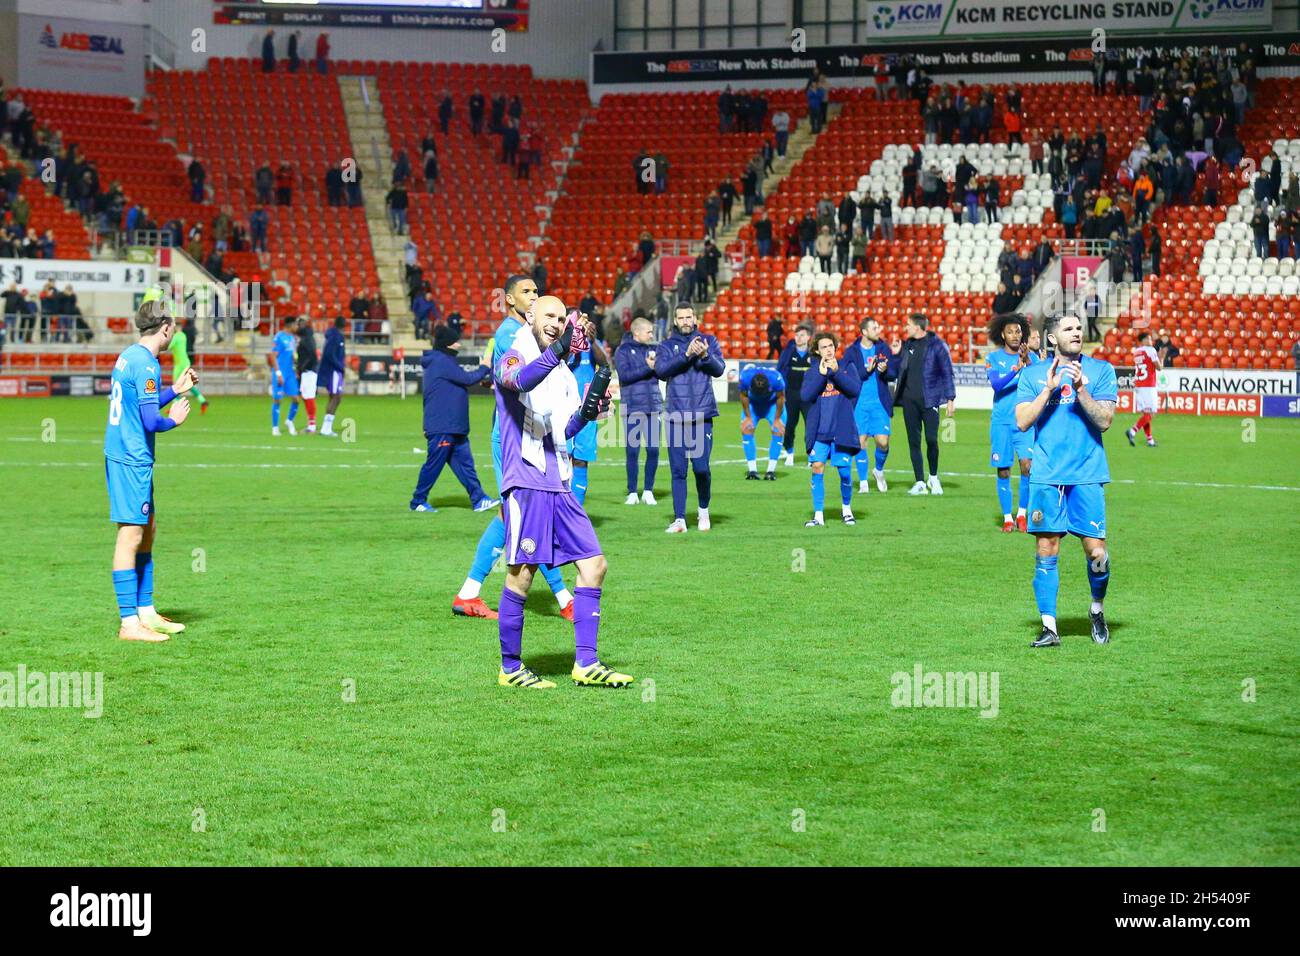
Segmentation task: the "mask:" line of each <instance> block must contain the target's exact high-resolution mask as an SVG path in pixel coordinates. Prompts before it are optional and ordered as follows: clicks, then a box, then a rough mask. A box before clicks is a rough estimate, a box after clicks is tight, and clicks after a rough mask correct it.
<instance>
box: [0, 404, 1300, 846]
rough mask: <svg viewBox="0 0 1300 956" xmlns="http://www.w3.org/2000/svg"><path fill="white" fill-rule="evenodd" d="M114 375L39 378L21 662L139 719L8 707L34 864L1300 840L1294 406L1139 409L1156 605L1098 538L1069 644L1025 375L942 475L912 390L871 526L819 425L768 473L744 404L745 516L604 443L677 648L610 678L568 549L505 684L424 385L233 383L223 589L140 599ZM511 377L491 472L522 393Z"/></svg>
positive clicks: (613, 510)
mask: <svg viewBox="0 0 1300 956" xmlns="http://www.w3.org/2000/svg"><path fill="white" fill-rule="evenodd" d="M105 414H106V413H105V405H104V402H103V401H102V400H91V399H85V400H81V399H53V400H23V401H6V402H0V462H2V463H3V467H2V468H0V474H3V488H4V493H5V503H4V511H5V514H6V521H5V528H6V535H5V537H6V542H5V560H4V562H3V564H4V573H3V574H2V575H0V598H2V600H0V607H3V610H4V613H3V616H2V619H0V672H11V673H12V672H16V670H17V668H18V667H19V666H20V665H22V666H25V667H26V668H27V669H28V670H29V671H42V672H52V671H71V670H80V671H92V672H94V671H99V672H102V673H103V674H104V682H105V683H104V704H103V715H102V716H101V717H100V718H99V719H87V718H86V717H85V716H83V714H82V713H81V712H80V711H78V710H75V709H35V708H11V709H0V755H3V756H2V758H0V759H2V761H3V767H4V773H2V774H0V863H5V864H27V865H53V864H78V865H81V864H173V865H185V864H886V865H888V864H903V865H910V864H927V865H934V864H1082V865H1094V864H1095V865H1182V864H1210V865H1219V864H1274V865H1280V864H1288V865H1295V864H1297V863H1300V804H1298V803H1297V801H1296V792H1297V789H1296V788H1297V783H1298V782H1300V747H1298V746H1297V736H1298V735H1297V699H1298V693H1300V681H1298V680H1297V652H1296V648H1297V636H1298V634H1297V631H1298V628H1297V622H1298V621H1300V599H1298V598H1297V589H1296V568H1297V560H1296V557H1295V555H1296V550H1295V549H1296V541H1297V532H1298V531H1300V520H1298V518H1297V515H1298V514H1300V470H1298V469H1297V465H1298V464H1300V426H1297V425H1296V423H1294V422H1287V421H1278V420H1259V421H1256V422H1254V423H1251V424H1249V425H1244V424H1243V423H1242V422H1240V421H1238V420H1236V419H1228V418H1203V419H1192V418H1175V417H1160V418H1158V419H1157V421H1156V429H1157V435H1158V437H1159V438H1160V440H1161V446H1160V447H1159V448H1158V449H1154V450H1151V449H1147V448H1144V447H1138V448H1136V449H1133V448H1129V447H1128V445H1127V443H1126V442H1125V441H1124V439H1123V435H1122V430H1123V428H1124V427H1125V426H1126V425H1127V424H1128V423H1129V422H1130V421H1131V418H1124V419H1121V420H1120V421H1119V422H1117V425H1116V427H1115V428H1113V429H1112V431H1111V434H1110V435H1109V436H1108V441H1107V446H1108V450H1109V454H1110V459H1111V466H1112V471H1113V475H1114V478H1115V483H1113V484H1112V485H1111V486H1110V488H1109V489H1108V510H1109V519H1108V524H1109V528H1110V533H1111V548H1112V555H1113V577H1112V583H1111V592H1110V597H1109V600H1108V602H1107V611H1108V616H1109V619H1110V621H1111V625H1112V629H1113V637H1114V641H1113V643H1112V644H1111V645H1110V646H1106V647H1098V646H1095V645H1093V644H1092V643H1091V641H1090V640H1089V639H1088V636H1087V618H1086V610H1087V599H1088V594H1087V581H1086V578H1085V568H1084V559H1083V557H1082V555H1081V551H1080V549H1079V547H1078V545H1077V543H1075V542H1073V541H1070V542H1067V546H1066V547H1065V548H1064V549H1063V557H1062V563H1061V578H1062V588H1061V630H1062V639H1063V646H1062V647H1061V648H1059V649H1056V650H1040V651H1034V650H1031V649H1030V648H1029V647H1028V644H1029V641H1030V640H1031V639H1032V638H1033V637H1035V636H1036V634H1037V615H1036V612H1035V609H1034V603H1033V597H1032V593H1031V590H1030V579H1031V576H1032V557H1031V554H1032V546H1031V541H1030V539H1029V538H1027V537H1026V536H1024V535H1004V534H1002V533H1001V531H1000V527H999V521H1000V519H999V516H998V514H997V511H998V508H997V504H996V498H995V495H994V485H993V481H992V477H991V471H990V470H989V469H988V468H987V467H986V465H987V461H988V458H987V456H988V449H987V413H986V412H975V411H969V412H959V413H958V416H957V419H956V422H957V425H956V431H955V435H953V436H951V437H954V438H955V441H953V442H951V443H948V444H945V445H944V446H943V462H942V464H943V468H944V470H945V472H949V473H951V475H950V476H945V478H944V483H945V488H946V490H947V494H946V495H945V496H944V497H943V498H941V499H934V498H927V499H911V498H908V497H906V496H905V494H904V492H905V491H906V488H907V485H908V484H909V483H910V476H909V474H908V472H909V470H910V469H909V467H908V464H907V450H906V439H905V436H904V435H902V434H901V424H900V426H898V429H899V434H897V435H896V436H895V447H894V450H893V453H892V455H891V457H890V460H889V465H888V468H889V479H890V481H891V483H892V487H891V488H890V491H889V493H888V494H887V495H880V494H878V493H876V492H875V491H873V492H872V493H871V494H869V495H867V496H865V497H864V496H858V497H857V498H856V508H857V516H858V525H857V527H856V528H846V527H844V526H842V525H840V524H839V523H838V522H834V523H832V524H831V525H830V526H828V527H826V528H824V529H805V528H804V527H803V522H804V520H805V519H806V518H807V517H808V512H809V508H810V505H809V495H808V472H807V470H806V468H805V467H804V465H803V460H802V456H801V457H800V461H799V464H798V465H797V466H796V467H795V468H793V469H786V468H784V467H782V469H781V472H780V480H779V481H778V482H776V483H773V484H769V483H746V482H745V481H743V465H741V464H740V463H739V461H738V460H739V459H740V458H741V454H740V448H739V445H740V438H739V432H738V428H737V427H736V421H737V417H738V409H737V406H735V405H731V406H728V407H726V408H725V409H724V414H723V416H722V418H721V419H719V427H718V432H717V447H716V449H715V453H714V459H715V470H714V501H713V507H712V512H713V531H712V532H711V533H709V534H707V535H706V534H700V533H697V532H696V531H695V530H694V521H693V518H694V507H693V504H692V509H691V519H692V520H691V528H692V530H691V532H690V533H688V534H687V535H684V536H671V537H670V536H667V535H665V534H664V533H663V529H664V527H665V526H666V525H667V523H668V520H669V518H670V516H671V505H670V503H669V502H670V500H671V499H670V493H669V492H670V488H669V476H668V470H667V456H666V455H665V456H664V458H663V462H662V465H661V469H660V472H659V480H658V482H657V487H658V495H659V499H660V505H659V507H658V508H653V509H652V508H648V507H645V506H642V505H638V506H636V507H628V506H625V505H624V504H623V503H622V500H623V497H624V494H625V490H624V473H623V464H622V451H621V449H607V450H602V455H603V458H604V460H603V461H601V462H600V463H599V465H598V467H596V468H595V469H594V470H593V477H592V481H591V494H590V497H589V499H588V507H589V509H590V510H591V513H592V516H593V520H594V522H595V524H596V528H597V532H598V533H599V535H600V538H601V541H602V543H603V545H604V547H605V550H606V554H607V555H608V557H609V562H610V573H609V577H608V578H607V580H606V584H605V592H604V603H603V605H602V609H603V616H602V627H601V635H600V637H601V648H602V657H604V658H605V659H606V660H607V662H608V663H610V664H611V665H615V666H617V667H619V668H622V669H626V670H628V671H630V672H631V673H633V674H634V675H636V676H637V678H638V683H637V684H636V685H634V686H633V687H632V688H630V689H627V690H622V691H609V690H605V691H601V690H591V689H579V688H576V687H574V686H573V685H572V684H571V683H569V682H568V679H567V674H568V669H569V666H570V663H571V655H572V650H573V632H572V627H571V626H568V625H566V624H565V622H564V621H563V620H562V619H561V618H560V617H559V616H558V613H557V609H556V607H555V602H554V600H553V599H552V598H551V596H550V594H549V592H548V591H547V590H546V588H545V586H544V585H543V584H542V583H541V582H540V579H539V582H538V587H537V588H535V589H534V590H535V593H534V595H533V597H532V598H531V600H530V601H529V605H528V609H529V614H528V618H527V624H526V629H525V634H524V655H525V659H526V660H527V661H528V662H529V663H530V664H531V665H532V666H533V667H534V668H535V669H536V670H538V671H539V672H540V673H542V674H543V675H546V676H550V677H553V678H555V679H556V680H558V681H559V682H560V686H559V687H558V688H556V689H555V690H553V691H549V692H545V693H541V692H522V691H513V690H507V689H504V688H499V687H498V686H497V685H496V681H495V676H496V669H497V666H498V657H497V640H496V627H495V624H494V623H491V622H485V621H479V620H465V619H460V618H453V617H452V615H451V613H450V601H451V598H452V596H453V594H454V592H455V591H456V589H457V588H458V587H459V585H460V583H461V581H462V580H463V578H464V575H465V572H466V570H467V568H468V566H469V562H470V559H471V557H472V552H473V549H474V545H475V542H476V541H477V538H478V535H479V533H480V531H481V530H482V528H483V527H484V525H485V524H486V523H487V521H488V519H489V518H490V517H491V516H490V515H475V514H472V513H471V512H470V511H469V509H468V505H467V501H466V498H465V495H464V493H463V491H462V489H461V488H460V486H459V484H458V483H457V482H456V481H455V479H454V477H453V476H452V475H451V474H450V472H445V473H444V475H443V477H442V479H441V480H440V482H439V484H438V486H437V488H435V493H434V502H433V503H434V505H435V506H437V507H438V508H439V509H440V511H439V513H437V514H425V515H417V514H411V513H409V512H408V511H407V508H406V503H407V500H408V498H409V496H410V493H411V488H412V486H413V483H414V480H415V475H416V471H417V468H418V466H419V464H420V461H421V458H420V457H419V456H417V455H416V454H414V453H413V451H412V449H413V448H414V447H415V446H420V445H422V444H423V442H422V439H421V436H420V433H419V421H420V405H419V401H418V399H417V400H407V401H406V402H401V401H399V400H397V399H396V398H355V397H350V398H348V399H347V400H346V401H345V402H344V405H343V407H342V409H341V412H340V417H341V418H344V419H347V418H351V419H354V420H355V437H356V440H355V441H354V442H351V443H348V444H343V443H341V442H337V441H335V442H330V441H328V440H326V439H322V438H319V437H315V436H303V435H299V436H298V437H297V438H290V437H288V436H284V437H281V438H279V439H275V440H273V439H272V438H271V436H270V433H269V427H268V426H269V421H268V418H269V414H268V403H267V401H266V400H265V399H260V398H258V399H254V398H222V397H219V396H218V397H216V398H215V399H214V401H213V406H212V410H211V412H210V413H209V414H208V415H206V416H203V417H199V416H198V415H197V414H196V415H195V416H194V417H193V418H192V419H191V420H190V422H189V423H187V424H186V425H185V426H184V427H183V428H181V429H180V430H179V431H177V432H173V433H171V434H167V435H162V436H160V437H159V439H158V451H159V459H160V463H159V465H158V468H157V472H156V482H157V507H158V511H159V522H160V525H159V543H158V546H157V549H156V556H157V557H156V560H157V593H158V600H157V603H158V605H159V608H160V609H161V610H162V611H163V612H164V613H167V614H170V615H172V616H174V617H176V618H179V619H181V620H184V621H186V622H187V623H188V624H189V630H188V632H187V633H185V634H183V635H180V636H179V637H177V638H174V639H173V640H172V641H171V642H170V643H169V644H166V645H162V646H143V645H135V644H128V643H125V642H120V641H118V640H116V636H115V635H116V627H117V618H116V608H115V605H114V601H113V592H112V588H111V582H110V580H109V561H110V556H111V550H112V540H113V526H112V525H110V523H109V522H108V514H107V497H106V492H105V489H104V473H103V464H102V462H103V459H102V446H101V441H102V436H103V428H104V420H105ZM473 417H474V434H473V440H474V444H475V448H476V452H477V455H478V459H479V468H480V474H481V475H482V476H484V477H485V478H486V479H487V483H488V485H489V488H490V487H491V480H492V479H491V469H490V466H489V464H488V460H487V455H486V452H487V435H488V427H487V422H488V400H487V398H485V397H476V398H475V399H474V407H473ZM1251 429H1253V434H1251V432H1250V430H1251ZM765 437H766V432H765V430H763V429H760V435H759V438H760V449H761V448H762V447H763V445H764V439H765ZM50 438H53V439H54V440H53V441H49V440H46V439H50ZM1249 438H1253V439H1254V440H1253V441H1247V440H1243V439H1249ZM801 441H802V437H801ZM828 485H830V487H829V488H828V495H827V498H828V516H830V517H832V518H833V517H834V515H835V512H836V509H835V507H834V503H835V501H836V490H835V486H834V483H833V482H828ZM693 494H694V491H693V487H692V497H693ZM567 577H568V580H569V583H570V586H572V571H571V570H569V571H568V573H567ZM501 583H502V576H501V573H500V572H499V571H498V572H495V573H494V574H493V576H492V577H490V578H489V580H488V584H487V586H486V587H485V589H484V597H485V598H487V599H488V601H489V603H490V604H492V605H493V606H496V604H497V601H498V598H499V594H500V589H501ZM918 664H919V665H920V666H921V668H922V669H923V670H924V671H926V672H930V671H936V672H941V673H947V672H983V673H986V674H989V675H992V674H993V673H996V674H997V676H998V682H999V683H998V687H999V701H998V711H997V715H996V717H992V718H983V717H981V716H980V715H979V713H978V711H977V710H976V709H972V708H969V707H964V708H958V707H917V708H903V707H894V706H891V700H892V696H893V693H894V683H893V682H892V680H891V678H892V675H894V674H895V673H896V672H904V673H907V674H909V675H910V674H912V673H913V671H914V669H915V668H916V667H917V665H918ZM646 679H650V680H652V681H653V685H651V684H650V683H649V681H647V680H646ZM990 679H991V677H990ZM348 682H354V686H355V701H353V702H348V701H345V700H344V697H345V692H346V690H345V689H346V687H347V686H353V685H352V684H349V683H348ZM651 686H652V692H651ZM1252 688H1253V697H1254V699H1253V700H1247V699H1243V698H1244V697H1251V696H1252V694H1251V693H1250V691H1251V689H1252Z"/></svg>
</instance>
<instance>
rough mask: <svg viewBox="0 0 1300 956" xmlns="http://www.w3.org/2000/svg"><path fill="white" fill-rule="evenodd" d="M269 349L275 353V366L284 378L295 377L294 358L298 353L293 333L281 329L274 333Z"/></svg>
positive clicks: (296, 340) (296, 341)
mask: <svg viewBox="0 0 1300 956" xmlns="http://www.w3.org/2000/svg"><path fill="white" fill-rule="evenodd" d="M271 350H272V352H274V353H275V367H276V368H278V369H279V370H280V374H281V375H283V376H284V377H285V379H286V380H288V379H290V378H296V377H297V375H296V372H295V365H294V359H295V358H296V357H297V355H298V339H297V338H296V337H295V336H294V334H293V333H292V332H290V331H288V330H286V329H281V330H280V331H279V332H277V333H276V334H275V339H274V341H273V342H272V345H271Z"/></svg>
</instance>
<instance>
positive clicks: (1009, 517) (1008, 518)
mask: <svg viewBox="0 0 1300 956" xmlns="http://www.w3.org/2000/svg"><path fill="white" fill-rule="evenodd" d="M1002 520H1003V521H1010V520H1011V515H1003V516H1002Z"/></svg>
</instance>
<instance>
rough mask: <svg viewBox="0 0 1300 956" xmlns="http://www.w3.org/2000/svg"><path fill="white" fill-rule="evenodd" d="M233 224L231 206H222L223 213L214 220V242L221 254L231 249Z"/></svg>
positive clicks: (219, 213)
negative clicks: (231, 227)
mask: <svg viewBox="0 0 1300 956" xmlns="http://www.w3.org/2000/svg"><path fill="white" fill-rule="evenodd" d="M232 222H233V220H232V219H231V216H230V207H229V206H222V207H221V211H220V212H218V213H217V214H216V215H215V216H214V217H213V218H212V242H213V244H214V245H215V246H216V248H217V249H218V250H219V251H220V252H225V251H226V250H227V249H229V248H230V226H231V223H232Z"/></svg>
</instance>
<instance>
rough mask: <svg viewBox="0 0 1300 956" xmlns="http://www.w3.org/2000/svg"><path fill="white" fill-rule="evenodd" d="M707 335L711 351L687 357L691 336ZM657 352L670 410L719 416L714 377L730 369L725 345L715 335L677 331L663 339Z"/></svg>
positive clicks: (658, 372) (657, 368)
mask: <svg viewBox="0 0 1300 956" xmlns="http://www.w3.org/2000/svg"><path fill="white" fill-rule="evenodd" d="M693 338H701V339H704V344H705V345H707V346H708V349H709V350H708V351H707V352H705V353H704V354H703V355H700V356H697V357H696V358H693V359H688V358H687V357H686V347H687V346H688V345H690V344H691V339H693ZM657 351H658V354H657V355H656V356H655V378H658V379H660V380H661V381H664V382H667V383H668V411H669V412H677V413H679V414H687V415H699V416H703V417H704V418H717V417H718V401H717V399H715V398H714V397H713V379H715V378H717V377H718V376H719V375H721V374H723V373H724V372H725V371H726V370H727V366H726V363H725V362H723V360H722V347H721V346H719V345H718V340H717V339H716V338H714V337H713V336H712V335H705V334H704V333H703V332H698V331H697V332H692V333H691V334H690V335H682V333H680V332H677V331H674V332H673V334H672V335H670V336H668V338H666V339H664V340H663V341H662V342H660V343H659V348H658V350H657Z"/></svg>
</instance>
